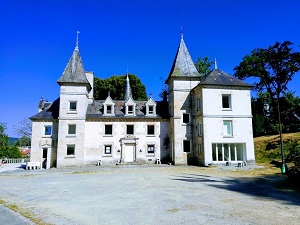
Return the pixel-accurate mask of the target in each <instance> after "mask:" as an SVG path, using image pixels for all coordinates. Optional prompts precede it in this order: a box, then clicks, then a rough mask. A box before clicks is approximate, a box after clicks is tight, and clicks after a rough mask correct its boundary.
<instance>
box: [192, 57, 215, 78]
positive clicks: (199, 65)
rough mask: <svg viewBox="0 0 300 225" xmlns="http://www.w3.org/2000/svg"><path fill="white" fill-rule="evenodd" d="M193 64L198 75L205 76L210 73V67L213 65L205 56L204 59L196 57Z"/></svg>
mask: <svg viewBox="0 0 300 225" xmlns="http://www.w3.org/2000/svg"><path fill="white" fill-rule="evenodd" d="M194 64H195V66H196V69H197V70H198V73H200V74H203V75H207V74H208V72H209V71H210V66H211V65H212V64H213V61H210V60H209V58H208V57H207V56H205V57H204V58H201V57H198V59H197V60H196V62H195V63H194Z"/></svg>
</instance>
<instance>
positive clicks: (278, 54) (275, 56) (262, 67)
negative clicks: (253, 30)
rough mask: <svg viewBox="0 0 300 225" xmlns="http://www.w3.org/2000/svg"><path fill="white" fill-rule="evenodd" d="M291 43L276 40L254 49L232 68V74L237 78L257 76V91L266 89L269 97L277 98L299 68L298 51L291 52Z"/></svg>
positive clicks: (299, 53)
mask: <svg viewBox="0 0 300 225" xmlns="http://www.w3.org/2000/svg"><path fill="white" fill-rule="evenodd" d="M292 44H293V43H291V42H290V41H285V42H283V43H279V42H276V43H275V44H274V45H273V46H270V47H268V48H267V49H262V48H257V49H254V50H253V51H252V52H251V54H250V55H246V56H245V57H244V58H243V60H242V62H241V63H240V64H239V65H238V66H236V67H235V68H234V70H235V74H234V75H235V76H236V77H238V78H239V79H245V78H249V77H254V78H258V82H257V83H255V88H256V89H257V90H258V91H259V92H261V91H264V90H266V91H267V93H269V94H270V96H271V97H277V98H279V96H280V94H282V93H283V92H285V91H286V90H287V84H288V82H289V81H291V80H292V78H293V76H294V74H295V73H297V72H298V71H299V70H300V52H293V49H292V48H291V47H290V46H291V45H292Z"/></svg>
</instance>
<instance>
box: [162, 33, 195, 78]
mask: <svg viewBox="0 0 300 225" xmlns="http://www.w3.org/2000/svg"><path fill="white" fill-rule="evenodd" d="M199 76H200V75H199V73H198V71H197V69H196V67H195V64H194V62H193V60H192V58H191V56H190V53H189V51H188V49H187V47H186V45H185V43H184V40H183V35H182V36H181V40H180V44H179V47H178V50H177V53H176V56H175V59H174V62H173V66H172V68H171V71H170V73H169V77H168V79H167V81H166V82H168V80H169V79H171V77H199Z"/></svg>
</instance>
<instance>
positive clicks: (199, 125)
mask: <svg viewBox="0 0 300 225" xmlns="http://www.w3.org/2000/svg"><path fill="white" fill-rule="evenodd" d="M197 133H198V136H202V124H201V123H199V124H198V132H197Z"/></svg>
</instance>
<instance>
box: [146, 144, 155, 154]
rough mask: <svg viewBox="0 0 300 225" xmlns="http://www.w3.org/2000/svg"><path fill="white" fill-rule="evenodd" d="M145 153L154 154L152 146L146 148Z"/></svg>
mask: <svg viewBox="0 0 300 225" xmlns="http://www.w3.org/2000/svg"><path fill="white" fill-rule="evenodd" d="M147 153H149V154H154V145H148V146H147Z"/></svg>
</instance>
